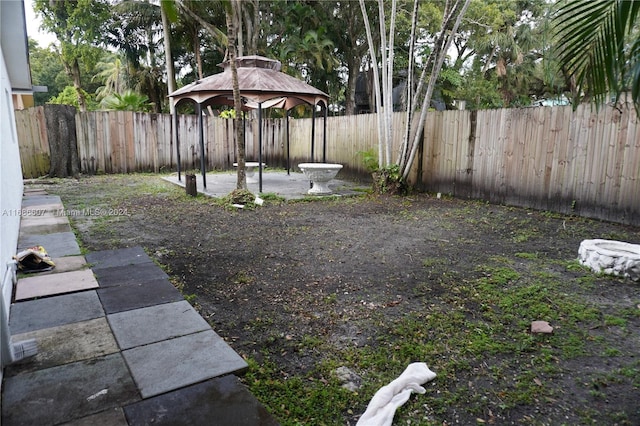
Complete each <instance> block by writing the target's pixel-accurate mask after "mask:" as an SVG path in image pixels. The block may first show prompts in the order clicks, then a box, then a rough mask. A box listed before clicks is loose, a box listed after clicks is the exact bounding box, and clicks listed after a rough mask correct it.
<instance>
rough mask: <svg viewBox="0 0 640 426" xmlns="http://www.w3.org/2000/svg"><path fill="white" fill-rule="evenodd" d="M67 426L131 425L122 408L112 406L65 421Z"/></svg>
mask: <svg viewBox="0 0 640 426" xmlns="http://www.w3.org/2000/svg"><path fill="white" fill-rule="evenodd" d="M64 425H65V426H129V423H127V419H126V418H125V417H124V411H123V410H122V408H120V407H118V408H110V409H109V410H105V411H102V412H100V413H97V414H93V415H91V416H87V417H83V418H81V419H78V420H74V421H72V422H68V423H64Z"/></svg>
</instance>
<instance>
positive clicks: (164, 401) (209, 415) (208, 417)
mask: <svg viewBox="0 0 640 426" xmlns="http://www.w3.org/2000/svg"><path fill="white" fill-rule="evenodd" d="M124 411H125V413H126V415H127V419H128V420H129V425H131V426H142V425H145V426H146V425H151V424H153V425H163V426H167V425H218V426H276V425H278V424H279V423H278V422H277V420H276V419H275V418H274V417H273V416H271V414H270V413H269V412H268V411H267V410H266V409H265V408H264V406H263V405H262V404H260V402H259V401H258V400H257V399H256V398H255V397H254V396H253V395H252V394H251V393H250V392H249V391H248V390H247V389H246V388H245V387H244V386H243V385H242V384H241V383H240V381H239V380H238V378H237V377H235V376H233V375H229V376H225V377H219V378H216V379H211V380H207V381H205V382H202V383H198V384H196V385H193V386H189V387H186V388H183V389H179V390H177V391H173V392H169V393H166V394H164V395H159V396H156V397H153V398H150V399H145V400H143V401H140V402H137V403H134V404H131V405H129V406H126V407H125V408H124Z"/></svg>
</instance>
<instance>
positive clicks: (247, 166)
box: [233, 161, 267, 183]
mask: <svg viewBox="0 0 640 426" xmlns="http://www.w3.org/2000/svg"><path fill="white" fill-rule="evenodd" d="M258 165H259V163H258V162H257V161H246V162H245V163H244V173H245V176H247V183H258V179H256V177H255V168H256V167H258ZM266 166H267V165H266V164H265V163H262V168H263V169H264V168H265V167H266ZM233 167H238V163H233Z"/></svg>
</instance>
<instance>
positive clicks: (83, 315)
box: [1, 190, 278, 426]
mask: <svg viewBox="0 0 640 426" xmlns="http://www.w3.org/2000/svg"><path fill="white" fill-rule="evenodd" d="M23 209H31V210H33V212H34V213H36V212H37V214H34V215H31V216H28V218H27V217H25V219H24V220H23V221H22V226H21V230H20V240H19V247H18V249H19V250H21V249H24V248H27V247H30V246H34V245H42V246H44V247H45V249H46V250H47V252H48V253H49V254H50V255H51V257H52V258H53V261H54V262H55V263H56V268H55V269H54V270H53V271H51V272H43V273H38V274H32V275H29V276H23V277H21V278H19V280H18V283H17V286H16V290H15V297H14V299H15V300H14V303H13V304H12V305H11V310H10V323H9V325H10V329H11V334H12V341H13V342H19V341H23V340H28V339H36V341H37V342H38V354H37V355H35V356H33V357H31V358H27V359H24V360H22V361H20V362H18V363H16V364H13V365H10V366H8V367H7V368H6V369H5V375H4V383H3V386H2V422H1V423H2V424H3V425H4V426H13V425H25V426H33V425H38V426H42V425H55V424H68V425H76V426H79V425H109V426H112V425H113V426H118V425H149V424H154V425H213V424H215V425H221V426H225V425H229V426H232V425H238V426H241V425H242V426H252V425H256V426H258V425H260V426H262V425H277V424H278V422H277V421H276V420H275V419H274V418H273V417H272V416H271V415H270V414H269V413H268V412H267V411H266V409H265V408H264V407H263V406H262V405H261V404H260V403H259V402H258V401H257V400H256V399H255V397H254V396H253V395H252V394H251V393H250V392H249V391H248V390H247V389H246V388H245V387H244V386H243V385H242V383H240V381H239V380H238V378H237V377H236V376H235V374H239V373H242V372H243V371H244V370H246V368H247V363H246V362H245V361H244V359H242V357H240V356H239V355H238V354H237V353H236V352H235V351H234V350H233V349H232V348H231V347H230V346H229V345H228V344H227V343H226V342H225V341H224V340H223V339H222V338H221V337H220V336H218V334H216V332H215V331H214V330H212V329H211V327H210V326H209V324H208V323H207V322H206V321H205V320H204V319H203V318H202V317H201V316H200V315H199V314H198V313H197V312H196V311H195V310H194V309H193V307H191V305H190V304H189V303H187V302H186V301H185V300H184V299H183V297H182V295H181V294H180V293H179V292H178V291H177V290H176V289H175V287H174V286H173V285H172V284H171V283H170V282H169V279H168V276H167V275H166V274H165V273H164V271H162V270H161V269H160V268H159V267H158V266H157V265H156V264H154V263H153V262H152V260H151V259H150V258H149V257H148V256H147V254H146V253H145V252H144V250H143V249H142V248H140V247H132V248H123V249H120V250H107V251H101V252H94V253H89V254H87V255H86V256H82V254H81V251H80V248H79V246H78V244H77V241H76V238H75V235H74V234H73V232H71V229H70V227H69V224H68V220H67V218H66V217H64V216H63V215H60V212H63V211H64V210H63V206H62V203H61V201H60V198H59V197H56V196H52V195H48V194H46V193H44V192H43V191H39V190H36V191H29V190H27V191H26V192H25V197H24V200H23ZM48 231H49V232H48Z"/></svg>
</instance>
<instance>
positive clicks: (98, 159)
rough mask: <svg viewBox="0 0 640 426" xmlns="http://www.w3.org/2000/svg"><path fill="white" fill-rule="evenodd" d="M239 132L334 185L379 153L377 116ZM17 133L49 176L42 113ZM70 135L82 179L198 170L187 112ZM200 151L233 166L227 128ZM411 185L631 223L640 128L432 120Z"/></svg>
mask: <svg viewBox="0 0 640 426" xmlns="http://www.w3.org/2000/svg"><path fill="white" fill-rule="evenodd" d="M413 119H414V120H417V119H419V115H417V114H416V115H414V116H413ZM392 120H393V134H392V138H393V144H392V147H391V154H392V157H393V159H394V160H395V159H396V158H397V156H398V155H400V145H401V142H402V140H403V134H404V132H405V122H406V121H405V120H406V114H405V113H402V112H397V113H394V114H393V116H392ZM176 125H177V130H175V129H174V126H176ZM244 126H245V144H246V157H245V158H246V160H247V161H258V157H259V155H260V149H259V144H258V140H259V134H260V133H261V134H262V161H263V162H265V163H267V165H268V167H273V168H276V167H279V168H285V167H287V165H288V163H287V161H289V166H290V167H291V168H292V169H293V170H297V164H299V163H302V162H309V161H312V160H313V161H316V162H320V161H323V158H325V159H326V161H327V162H331V163H340V164H343V165H344V168H343V170H342V171H341V174H342V175H343V176H350V177H357V178H363V179H370V171H369V170H367V168H366V165H365V161H364V159H365V153H368V154H369V155H371V154H373V155H375V156H376V157H377V155H378V120H377V116H376V115H375V114H362V115H353V116H336V117H328V118H327V119H326V123H325V119H324V118H323V117H317V118H316V120H315V129H313V128H314V125H313V121H312V119H308V118H306V119H294V118H282V119H280V118H264V119H263V120H262V127H261V129H259V127H258V126H259V123H258V119H257V118H256V115H255V114H252V115H251V116H250V117H249V118H246V119H245V121H244ZM287 128H288V129H289V136H288V142H287ZM16 129H17V132H18V138H19V141H20V155H21V161H22V169H23V175H24V176H25V177H37V176H42V175H46V173H48V169H49V145H48V135H47V134H46V127H45V123H44V112H43V108H42V107H37V108H30V109H27V110H23V111H16ZM76 129H77V139H78V156H79V160H80V163H81V164H80V167H81V171H82V173H88V174H93V173H129V172H135V171H153V172H170V171H175V170H176V168H177V160H178V152H177V151H178V148H179V156H180V168H181V170H183V171H187V170H191V171H195V170H199V169H200V159H201V152H200V140H199V122H198V119H197V117H196V116H194V115H179V116H178V117H177V120H176V121H174V120H173V118H172V117H171V116H170V115H168V114H144V113H133V112H127V111H109V112H102V111H101V112H86V113H77V114H76ZM312 130H315V131H314V133H313V134H314V139H313V149H312ZM174 132H176V133H177V135H178V138H177V140H175V138H174V137H172V134H173V133H174ZM325 139H326V146H325V145H324V140H325ZM203 142H204V146H205V153H206V162H205V167H206V169H207V170H231V169H233V163H234V162H236V161H237V148H236V143H235V142H236V141H235V132H234V129H233V120H229V119H222V118H219V117H214V116H210V115H207V116H203ZM325 155H326V157H324V156H325ZM408 176H409V181H410V183H411V184H412V185H414V186H416V187H417V188H419V189H421V190H426V191H430V192H442V193H446V194H451V195H454V196H459V197H464V198H476V199H484V200H487V201H490V202H494V203H504V204H511V205H517V206H523V207H531V208H536V209H544V210H551V211H557V212H560V213H568V214H578V215H583V216H588V217H595V218H599V219H604V220H612V221H616V222H621V223H629V224H635V225H640V125H639V124H638V118H637V116H636V113H635V110H634V109H633V108H632V107H631V106H630V105H626V106H624V107H622V108H620V109H616V108H611V107H603V108H602V109H600V110H599V111H597V110H595V109H594V108H592V107H591V106H589V105H580V106H579V107H578V108H577V109H576V110H575V111H574V110H572V108H571V107H541V108H523V109H496V110H483V111H442V112H429V113H427V115H426V119H425V123H424V131H423V134H422V140H421V145H420V146H419V147H418V151H417V154H416V161H414V163H413V165H412V169H411V170H410V173H409V175H408Z"/></svg>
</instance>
